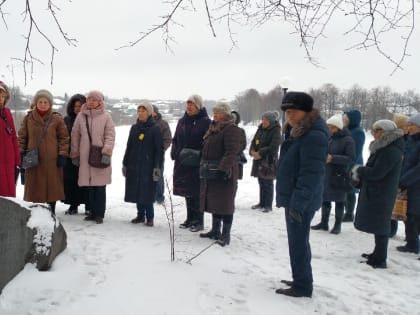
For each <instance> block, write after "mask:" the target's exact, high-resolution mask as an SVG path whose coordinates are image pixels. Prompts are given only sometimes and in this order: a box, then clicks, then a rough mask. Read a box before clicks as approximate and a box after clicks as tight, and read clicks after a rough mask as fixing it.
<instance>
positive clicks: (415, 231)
mask: <svg viewBox="0 0 420 315" xmlns="http://www.w3.org/2000/svg"><path fill="white" fill-rule="evenodd" d="M405 231H406V236H407V247H409V248H410V249H413V250H415V251H417V252H418V251H419V249H420V248H419V233H420V216H418V215H415V214H411V213H407V221H406V222H405Z"/></svg>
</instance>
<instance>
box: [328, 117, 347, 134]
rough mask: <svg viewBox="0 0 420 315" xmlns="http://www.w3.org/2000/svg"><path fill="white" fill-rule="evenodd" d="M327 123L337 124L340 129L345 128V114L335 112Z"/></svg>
mask: <svg viewBox="0 0 420 315" xmlns="http://www.w3.org/2000/svg"><path fill="white" fill-rule="evenodd" d="M327 125H332V126H336V127H337V128H338V129H340V130H341V129H343V125H344V124H343V115H341V114H335V115H333V116H331V117H330V118H328V120H327Z"/></svg>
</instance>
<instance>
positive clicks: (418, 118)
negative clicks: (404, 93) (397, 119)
mask: <svg viewBox="0 0 420 315" xmlns="http://www.w3.org/2000/svg"><path fill="white" fill-rule="evenodd" d="M408 122H409V123H410V124H413V125H416V126H418V127H420V113H417V114H415V115H413V116H410V118H408Z"/></svg>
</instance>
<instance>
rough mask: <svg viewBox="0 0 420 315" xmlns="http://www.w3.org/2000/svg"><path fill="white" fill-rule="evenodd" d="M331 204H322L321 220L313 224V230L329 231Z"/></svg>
mask: <svg viewBox="0 0 420 315" xmlns="http://www.w3.org/2000/svg"><path fill="white" fill-rule="evenodd" d="M330 212H331V206H326V205H322V208H321V222H319V223H318V224H316V225H313V226H311V229H312V230H324V231H328V220H329V218H330Z"/></svg>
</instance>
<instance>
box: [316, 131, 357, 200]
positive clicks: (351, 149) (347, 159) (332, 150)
mask: <svg viewBox="0 0 420 315" xmlns="http://www.w3.org/2000/svg"><path fill="white" fill-rule="evenodd" d="M328 154H330V155H331V156H332V160H331V162H330V163H327V166H326V170H325V181H324V193H323V201H344V200H345V196H346V193H345V191H343V190H342V189H340V188H338V187H336V186H334V185H333V183H332V177H333V176H335V175H337V174H348V173H349V167H350V165H352V164H353V161H354V158H355V145H354V141H353V138H352V137H351V136H350V133H349V131H348V130H347V129H346V128H344V129H342V130H339V131H338V132H336V133H335V134H333V135H332V136H331V138H330V140H329V143H328Z"/></svg>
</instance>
